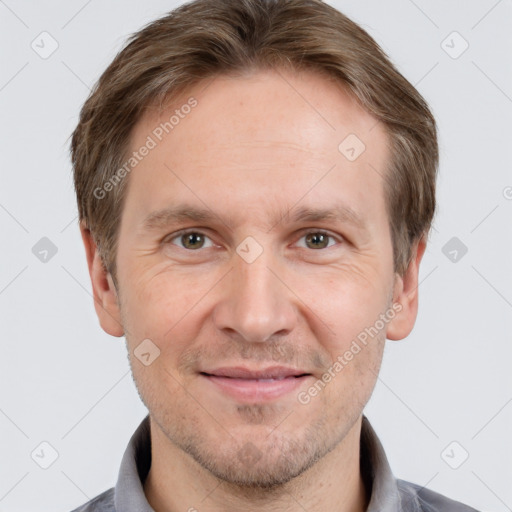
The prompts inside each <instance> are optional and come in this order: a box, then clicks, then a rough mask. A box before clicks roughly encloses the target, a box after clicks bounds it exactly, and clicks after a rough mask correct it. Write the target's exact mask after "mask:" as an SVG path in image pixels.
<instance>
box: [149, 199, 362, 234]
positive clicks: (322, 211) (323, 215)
mask: <svg viewBox="0 0 512 512" xmlns="http://www.w3.org/2000/svg"><path fill="white" fill-rule="evenodd" d="M284 219H286V220H287V221H288V222H292V223H299V222H320V221H331V222H340V223H344V224H351V225H353V226H354V227H356V228H357V229H360V230H366V228H367V224H366V219H365V218H364V217H363V216H362V215H361V214H360V213H358V212H357V211H355V210H354V209H353V208H351V207H350V206H348V205H344V204H338V205H335V207H334V208H311V207H300V208H295V209H291V210H288V211H285V212H282V211H274V212H273V215H272V216H271V220H270V222H269V223H268V225H269V231H270V230H272V229H273V228H274V227H275V226H276V225H277V224H279V223H280V222H281V221H283V220H284ZM186 221H192V222H205V223H211V222H217V223H222V224H224V225H225V226H227V227H228V228H229V229H233V226H234V225H235V224H236V223H235V222H234V219H233V217H225V218H224V219H223V218H221V217H220V216H219V215H217V214H215V213H214V212H213V211H212V210H209V209H208V208H198V207H195V206H192V205H187V204H179V205H175V206H171V207H168V208H164V209H162V210H156V211H154V212H151V213H150V214H148V215H147V216H146V217H145V219H144V220H143V222H142V231H143V232H146V231H159V230H162V229H164V228H167V227H169V226H171V225H173V224H179V223H182V222H186Z"/></svg>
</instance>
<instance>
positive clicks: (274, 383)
mask: <svg viewBox="0 0 512 512" xmlns="http://www.w3.org/2000/svg"><path fill="white" fill-rule="evenodd" d="M199 374H200V375H201V377H202V378H204V379H206V380H207V381H208V382H209V383H210V384H211V385H213V386H214V387H215V389H216V390H217V391H220V392H221V393H222V394H223V395H228V396H230V397H231V398H234V399H236V400H237V401H241V402H263V401H268V400H275V399H277V398H280V397H283V396H285V395H287V394H289V393H291V392H292V391H294V390H296V389H297V388H298V387H299V386H301V385H302V384H303V383H304V381H305V380H306V379H308V378H310V377H312V374H311V373H309V372H307V371H305V370H301V369H296V368H287V367H283V366H273V367H268V368H264V369H259V370H251V369H249V368H244V367H224V368H215V369H209V370H206V371H201V372H200V373H199Z"/></svg>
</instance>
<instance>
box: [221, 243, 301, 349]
mask: <svg viewBox="0 0 512 512" xmlns="http://www.w3.org/2000/svg"><path fill="white" fill-rule="evenodd" d="M233 265H234V268H233V269H232V271H231V272H229V274H228V275H227V276H226V280H227V282H225V283H224V291H223V293H222V295H221V297H220V298H219V300H218V302H217V304H216V307H215V310H214V312H213V319H214V323H215V325H216V327H217V329H219V330H221V331H223V332H224V333H225V334H228V335H229V336H231V337H238V338H239V339H240V340H243V341H247V342H265V341H268V340H269V339H273V338H274V337H277V336H286V335H288V334H289V333H290V332H291V331H292V330H293V329H294V327H295V326H296V324H297V307H296V304H295V303H294V295H293V293H292V291H291V290H290V288H289V286H287V283H286V276H285V275H284V273H283V271H282V269H281V270H280V268H279V267H278V266H277V264H276V262H275V259H274V258H273V257H272V255H271V254H270V251H269V250H265V251H263V253H262V254H261V255H260V256H259V257H258V258H257V259H256V260H255V261H253V262H252V263H247V262H246V261H245V260H244V259H243V258H241V257H240V256H239V255H238V254H234V257H233Z"/></svg>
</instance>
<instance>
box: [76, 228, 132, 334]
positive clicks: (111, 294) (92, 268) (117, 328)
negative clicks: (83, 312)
mask: <svg viewBox="0 0 512 512" xmlns="http://www.w3.org/2000/svg"><path fill="white" fill-rule="evenodd" d="M80 233H81V235H82V240H83V243H84V247H85V254H86V257H87V266H88V267H89V276H90V278H91V284H92V290H93V298H94V308H95V309H96V314H97V315H98V319H99V321H100V325H101V327H102V329H103V330H104V331H105V332H106V333H108V334H110V335H111V336H116V337H120V336H123V334H124V329H123V325H122V322H121V312H120V309H119V301H118V296H117V290H116V288H115V285H114V282H113V279H112V276H111V275H110V273H109V272H108V271H107V269H106V268H105V265H104V264H103V261H102V259H101V256H100V253H99V251H98V248H97V246H96V243H95V241H94V239H93V236H92V234H91V232H90V230H89V229H88V228H87V227H86V226H85V224H84V223H83V221H82V222H81V223H80Z"/></svg>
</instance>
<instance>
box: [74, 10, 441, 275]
mask: <svg viewBox="0 0 512 512" xmlns="http://www.w3.org/2000/svg"><path fill="white" fill-rule="evenodd" d="M278 67H284V68H288V69H292V70H297V71H301V70H312V71H317V72H320V73H323V74H324V75H326V76H328V77H331V78H333V79H335V80H337V82H339V83H340V84H342V85H343V86H344V87H345V88H346V89H347V90H348V91H349V92H350V93H351V94H352V95H353V96H354V97H355V98H356V99H357V100H358V102H359V103H360V105H361V106H362V107H363V108H364V109H365V110H366V111H367V112H369V113H370V114H372V115H373V116H375V117H376V119H378V120H379V121H380V122H382V123H383V125H384V127H385V129H386V133H387V134H388V137H389V146H390V154H391V157H390V161H389V162H388V168H387V171H386V176H385V199H386V207H387V211H388V215H389V222H390V231H391V237H392V243H393V257H394V270H395V272H398V273H399V274H400V275H403V273H404V272H405V270H406V269H407V266H408V264H409V262H410V258H411V248H412V245H413V243H414V242H416V241H417V240H419V239H420V238H421V237H422V236H423V235H428V232H429V230H430V226H431V223H432V219H433V216H434V211H435V185H436V173H437V166H438V158H439V157H438V145H437V131H436V123H435V120H434V117H433V115H432V114H431V112H430V110H429V107H428V105H427V104H426V102H425V100H424V99H423V98H422V96H421V95H420V94H419V93H418V91H417V90H416V89H415V88H414V87H413V86H412V85H411V84H410V83H409V82H408V81H407V80H406V79H405V78H404V77H403V76H402V75H401V74H400V73H399V72H398V71H397V70H396V69H395V67H394V66H393V64H391V62H390V61H389V59H388V58H387V56H386V54H385V53H384V52H383V51H382V50H381V48H380V47H379V46H378V45H377V43H376V42H375V41H374V40H373V39H372V38H371V37H370V35H369V34H368V33H367V32H365V31H364V30H363V29H362V28H361V27H359V26H358V25H357V24H356V23H354V22H352V21H351V20H350V19H348V18H347V17H346V16H345V15H343V14H342V13H340V12H339V11H337V10H336V9H334V8H333V7H331V6H329V5H327V4H325V3H323V2H322V1H320V0H222V1H220V0H195V1H192V2H188V3H186V4H183V5H181V6H180V7H178V8H177V9H175V10H174V11H172V12H170V13H169V14H167V15H166V16H164V17H162V18H160V19H158V20H156V21H154V22H152V23H150V24H149V25H147V26H145V27H144V28H142V29H141V30H140V31H139V32H137V33H135V34H133V35H132V36H131V37H130V38H129V40H128V41H127V44H126V46H125V47H124V49H123V50H122V51H120V53H119V54H118V55H117V56H116V57H115V59H114V60H113V62H112V63H111V64H110V65H109V67H108V68H107V69H106V70H105V72H104V73H103V74H102V76H101V77H100V79H99V80H98V83H97V84H96V85H95V86H94V88H93V90H92V92H91V94H90V96H89V98H88V99H87V101H86V102H85V104H84V106H83V108H82V110H81V112H80V120H79V123H78V125H77V127H76V129H75V130H74V132H73V134H72V141H71V159H72V163H73V167H74V181H75V190H76V195H77V201H78V211H79V219H80V222H83V223H84V224H85V226H86V227H87V228H88V229H89V230H90V231H91V233H92V235H93V237H94V239H95V241H96V243H97V245H98V250H99V252H100V254H101V255H102V259H103V262H104V265H105V268H106V269H108V270H109V271H110V273H111V275H112V276H113V278H114V280H115V277H116V253H117V238H118V234H119V233H118V232H119V225H120V219H121V214H122V208H123V200H124V195H125V190H126V181H127V179H124V180H122V181H121V182H120V183H119V184H117V186H115V187H113V188H112V191H111V192H109V193H108V194H106V195H105V197H97V196H98V195H99V194H98V193H95V191H97V190H100V189H101V187H102V186H103V184H104V183H106V182H107V181H108V180H111V179H112V177H113V176H114V175H115V173H116V171H117V170H118V169H119V168H120V167H121V166H122V165H123V162H125V161H126V155H127V151H128V149H129V140H130V134H131V132H132V129H133V127H134V126H135V124H136V123H137V121H138V120H139V119H140V117H141V116H142V113H143V110H144V108H146V107H147V106H148V105H150V104H152V103H154V102H160V105H162V104H164V102H165V101H168V100H170V99H172V98H174V97H176V95H178V94H179V93H181V92H183V91H184V90H186V88H187V87H190V86H192V85H194V84H196V83H198V82H199V81H201V80H203V79H205V78H209V77H214V76H217V75H221V74H231V73H243V72H246V71H250V70H253V69H255V70H258V69H277V68H278ZM340 142H341V141H340Z"/></svg>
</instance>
